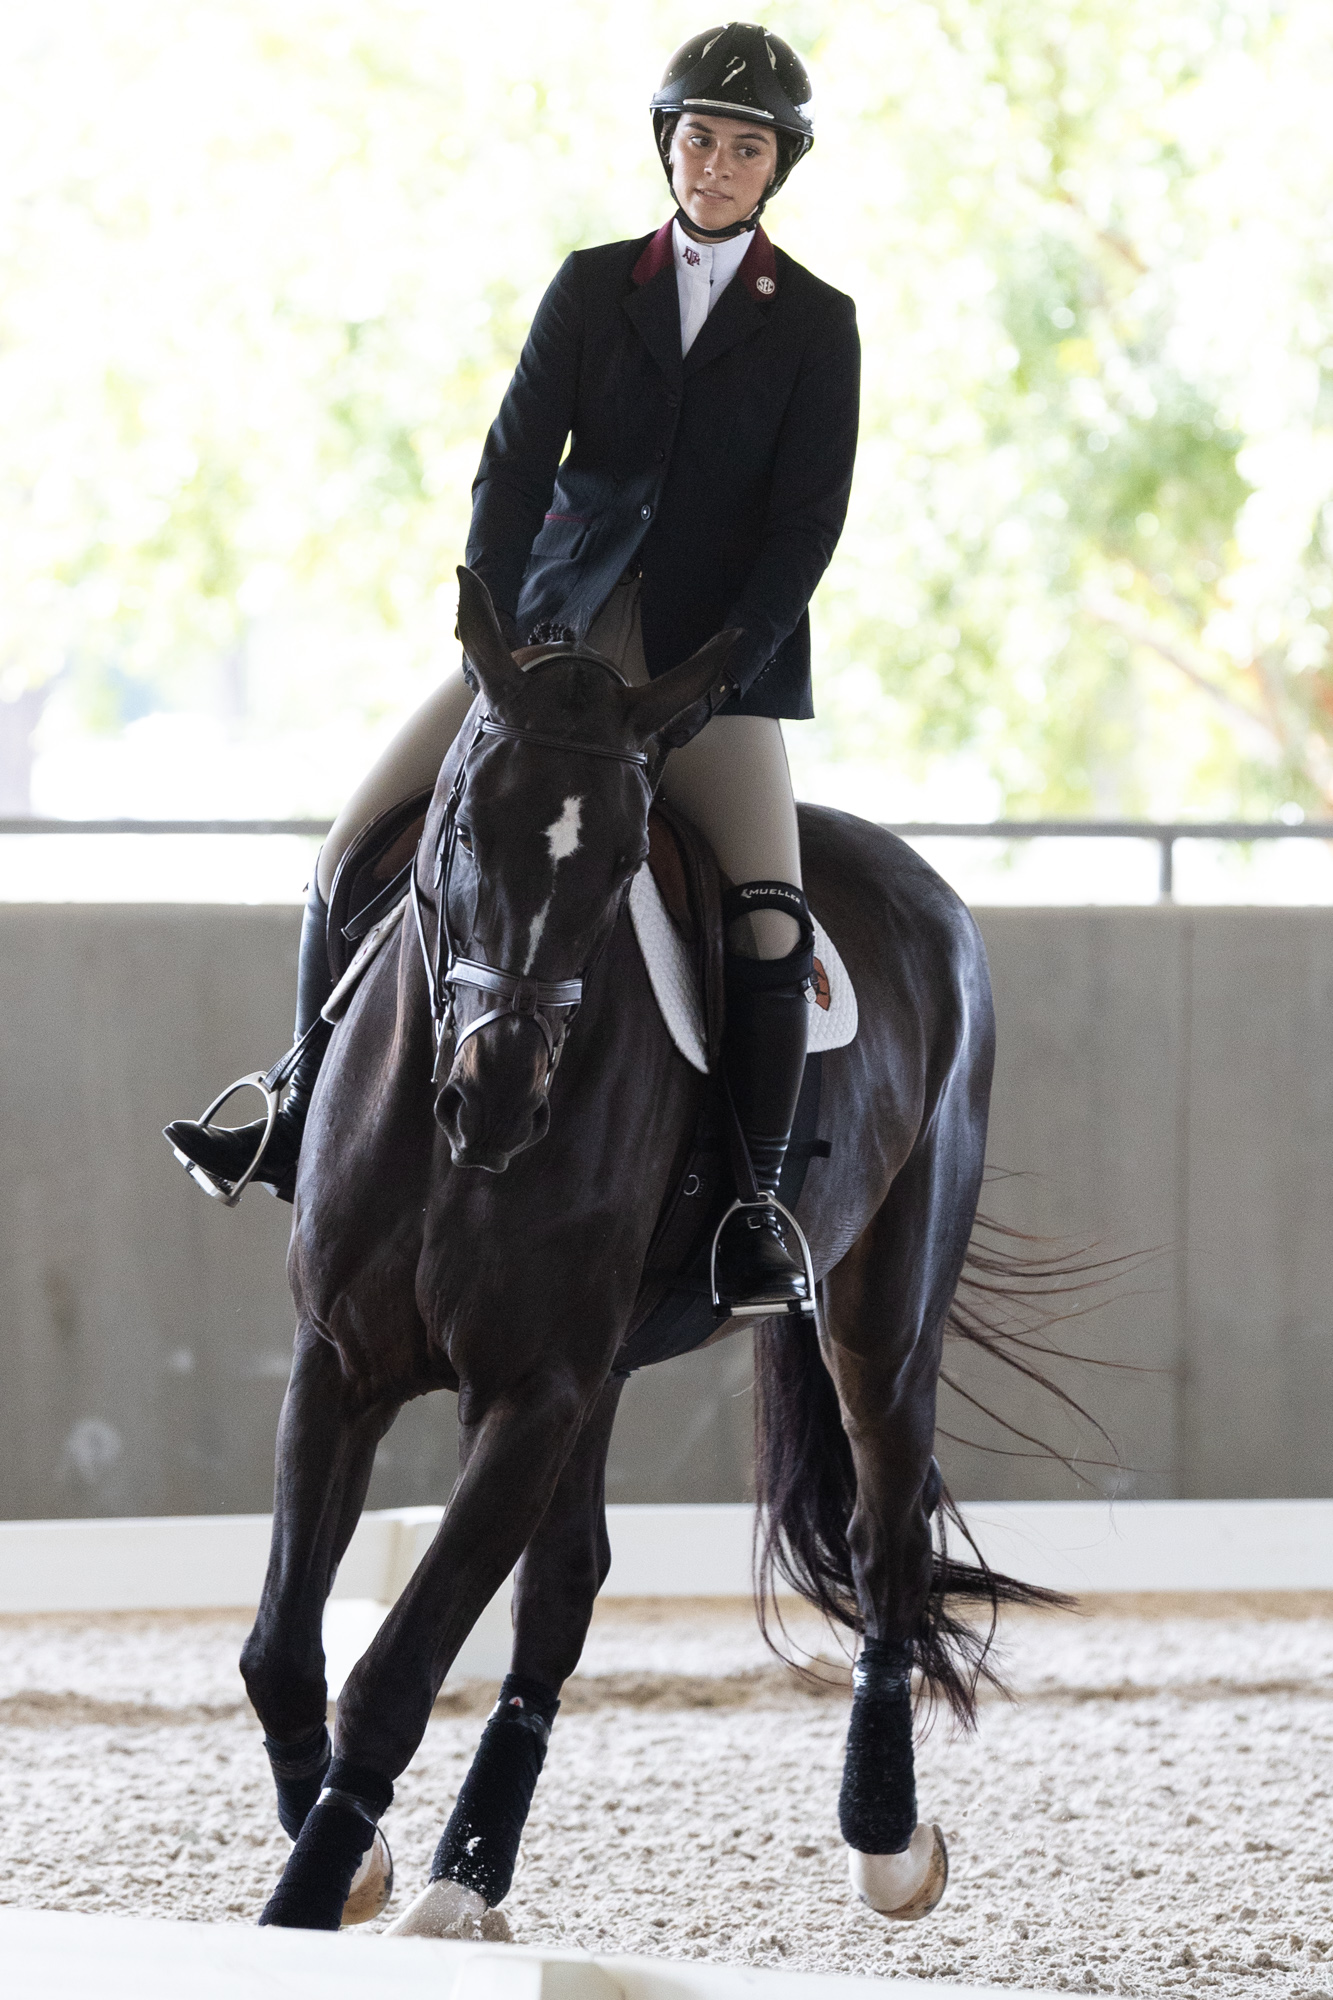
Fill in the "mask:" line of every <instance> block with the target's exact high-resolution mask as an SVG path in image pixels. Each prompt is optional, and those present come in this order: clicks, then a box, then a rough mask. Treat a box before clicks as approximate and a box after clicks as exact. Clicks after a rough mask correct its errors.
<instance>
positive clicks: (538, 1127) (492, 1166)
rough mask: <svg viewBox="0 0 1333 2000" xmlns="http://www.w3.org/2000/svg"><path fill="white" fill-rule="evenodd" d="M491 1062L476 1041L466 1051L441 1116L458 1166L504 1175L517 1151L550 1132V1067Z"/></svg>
mask: <svg viewBox="0 0 1333 2000" xmlns="http://www.w3.org/2000/svg"><path fill="white" fill-rule="evenodd" d="M510 1053H511V1060H510V1061H509V1062H499V1061H488V1060H487V1059H486V1058H485V1057H484V1056H482V1055H481V1053H480V1051H479V1050H478V1049H477V1045H476V1044H475V1043H472V1044H467V1045H465V1046H464V1048H463V1049H462V1050H460V1052H459V1055H458V1058H457V1059H456V1060H455V1062H454V1065H453V1068H452V1069H451V1071H450V1073H449V1076H448V1078H447V1080H446V1081H445V1083H444V1086H443V1088H442V1089H441V1090H440V1092H439V1095H438V1096H437V1097H436V1099H435V1119H436V1123H437V1124H438V1125H439V1127H440V1129H441V1130H442V1131H443V1133H444V1135H445V1137H446V1138H447V1139H448V1141H449V1153H450V1157H451V1158H452V1160H453V1163H454V1165H455V1166H456V1167H480V1168H481V1170H482V1171H483V1173H488V1174H502V1173H503V1172H504V1170H505V1168H506V1167H507V1166H508V1165H509V1162H510V1161H511V1160H512V1159H513V1158H514V1156H515V1154H516V1153H524V1152H526V1151H527V1150H528V1148H529V1147H530V1146H535V1145H537V1144H538V1142H539V1141H540V1140H542V1139H544V1138H545V1137H546V1133H547V1129H548V1128H549V1126H550V1123H551V1107H550V1104H549V1102H548V1100H547V1096H546V1066H545V1063H544V1062H540V1063H537V1064H536V1065H533V1064H531V1063H527V1062H522V1061H517V1062H515V1061H513V1060H512V1057H514V1056H517V1054H518V1051H517V1050H516V1049H515V1050H513V1051H511V1052H510Z"/></svg>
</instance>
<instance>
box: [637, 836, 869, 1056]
mask: <svg viewBox="0 0 1333 2000" xmlns="http://www.w3.org/2000/svg"><path fill="white" fill-rule="evenodd" d="M629 913H630V917H631V920H632V921H633V924H634V935H635V936H636V937H637V939H638V940H639V950H640V951H641V952H642V953H643V962H644V964H645V965H646V966H647V968H648V977H649V979H650V980H651V981H652V987H653V992H654V994H655V995H656V997H657V1004H658V1006H659V1007H660V1009H661V1010H662V1019H663V1020H664V1021H665V1022H666V1025H667V1033H668V1034H669V1035H670V1037H671V1039H672V1041H673V1042H674V1043H675V1044H676V1047H677V1048H678V1049H679V1050H680V1052H681V1054H682V1055H683V1056H684V1058H685V1060H686V1062H687V1063H693V1065H694V1067H695V1069H697V1070H702V1071H703V1072H704V1074H705V1075H707V1073H708V1056H707V1053H706V1050H707V1043H706V1041H705V1038H704V1009H703V995H702V993H701V992H700V991H699V984H698V981H697V980H696V978H695V976H694V966H693V964H692V963H691V959H690V953H689V949H688V947H687V946H686V944H685V941H684V939H683V938H682V937H681V935H680V932H679V931H678V930H677V929H676V926H675V925H674V924H673V923H672V921H671V918H670V916H669V915H668V913H667V907H666V904H665V903H664V902H663V901H662V892H661V890H660V889H659V888H658V886H657V884H656V882H655V881H654V880H653V871H652V869H651V868H650V867H649V866H648V864H647V862H646V861H645V863H644V865H643V867H642V868H641V869H640V870H639V872H638V874H637V875H636V876H635V877H634V880H633V881H632V882H631V883H630V890H629ZM812 914H813V912H812ZM814 924H815V967H816V973H818V970H819V969H820V968H821V967H822V969H823V973H824V978H823V980H822V981H821V982H820V985H819V993H818V996H817V997H812V999H811V1005H810V1040H809V1044H808V1046H809V1049H810V1053H811V1054H812V1055H816V1054H820V1053H822V1052H823V1051H825V1050H828V1049H840V1048H843V1047H845V1046H846V1044H847V1043H848V1042H850V1041H851V1040H852V1038H853V1037H854V1036H855V1034H856V1021H857V1014H856V994H855V992H854V991H853V988H852V982H851V980H850V979H849V978H848V976H847V968H846V966H845V965H844V964H843V962H842V960H841V959H840V958H839V956H838V950H837V946H836V945H835V944H834V942H833V940H832V938H831V937H830V936H829V934H828V932H827V931H826V930H825V929H824V926H823V925H822V924H821V923H820V921H819V918H818V917H815V919H814Z"/></svg>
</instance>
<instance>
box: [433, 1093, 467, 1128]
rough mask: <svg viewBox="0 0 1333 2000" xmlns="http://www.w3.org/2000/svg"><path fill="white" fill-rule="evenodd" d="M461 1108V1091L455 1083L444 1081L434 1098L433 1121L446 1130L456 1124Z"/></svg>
mask: <svg viewBox="0 0 1333 2000" xmlns="http://www.w3.org/2000/svg"><path fill="white" fill-rule="evenodd" d="M462 1109H463V1093H462V1091H461V1090H460V1089H459V1088H458V1085H457V1084H456V1083H446V1084H445V1086H444V1088H443V1090H442V1091H441V1092H440V1094H439V1096H438V1097H437V1098H436V1100H435V1122H436V1124H437V1125H441V1126H443V1128H444V1130H445V1131H446V1132H447V1131H448V1130H449V1128H450V1126H451V1125H454V1124H456V1122H457V1120H458V1116H459V1113H460V1112H461V1111H462Z"/></svg>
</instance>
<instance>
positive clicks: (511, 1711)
mask: <svg viewBox="0 0 1333 2000" xmlns="http://www.w3.org/2000/svg"><path fill="white" fill-rule="evenodd" d="M559 1706H560V1702H559V1698H558V1697H557V1696H556V1695H555V1694H554V1693H553V1691H552V1690H551V1689H550V1688H548V1687H543V1685H542V1683H541V1682H540V1681H532V1680H528V1679H526V1678H525V1677H524V1676H523V1675H522V1674H506V1675H505V1678H504V1680H503V1681H502V1682H501V1684H500V1699H499V1701H498V1702H497V1703H496V1705H495V1707H494V1709H493V1710H492V1711H491V1715H490V1719H489V1720H488V1722H487V1724H486V1727H485V1729H484V1730H483V1731H482V1734H481V1742H480V1743H479V1744H478V1745H477V1754H476V1756H475V1757H474V1758H473V1759H472V1768H471V1770H470V1771H469V1772H468V1774H467V1776H466V1778H465V1779H464V1780H463V1786H462V1790H461V1791H460V1792H459V1794H458V1797H457V1799H456V1800H455V1801H454V1809H453V1811H452V1812H451V1813H450V1815H449V1824H448V1825H447V1826H446V1827H445V1829H444V1832H443V1834H442V1835H441V1836H440V1844H439V1846H438V1847H437V1848H436V1850H435V1859H434V1860H433V1861H432V1862H431V1865H430V1874H431V1880H432V1881H433V1882H439V1881H449V1882H457V1883H458V1884H459V1885H460V1887H462V1888H464V1889H474V1890H475V1891H476V1892H477V1894H478V1895H479V1896H483V1897H484V1898H485V1899H486V1902H487V1903H488V1904H489V1906H490V1908H491V1909H494V1908H495V1906H496V1904H497V1903H502V1902H503V1901H504V1899H505V1897H506V1896H507V1895H508V1894H509V1885H510V1883H511V1882H512V1881H513V1879H514V1863H515V1862H516V1861H517V1859H518V1844H519V1841H520V1840H521V1839H522V1838H523V1828H524V1826H525V1824H526V1823H527V1817H528V1808H529V1807H530V1806H531V1804H532V1794H533V1792H534V1791H535V1790H536V1788H537V1780H538V1778H539V1777H540V1776H541V1769H542V1765H543V1764H544V1763H545V1762H546V1745H547V1743H548V1742H549V1741H550V1736H551V1725H552V1723H553V1722H554V1721H555V1717H556V1711H557V1709H558V1708H559Z"/></svg>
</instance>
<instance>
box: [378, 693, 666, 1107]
mask: <svg viewBox="0 0 1333 2000" xmlns="http://www.w3.org/2000/svg"><path fill="white" fill-rule="evenodd" d="M540 664H541V662H540V661H533V662H532V665H534V666H536V665H540ZM599 664H601V663H600V662H599ZM613 671H614V670H613ZM617 678H619V676H617ZM487 736H498V737H504V738H507V739H508V740H510V741H511V742H517V743H528V744H531V745H532V746H533V748H534V749H542V750H559V751H563V752H564V753H565V755H567V756H575V757H605V758H609V759H610V760H611V761H613V762H614V763H617V764H630V765H632V766H633V767H634V768H635V769H637V770H638V771H640V772H641V773H642V775H643V781H644V785H645V786H646V788H647V790H648V792H649V794H650V795H651V792H652V780H651V778H650V776H649V771H648V757H647V754H646V752H644V751H642V750H615V749H612V748H610V747H608V746H607V745H606V744H602V743H581V742H578V741H577V740H576V739H574V738H572V737H565V736H546V735H542V734H540V733H539V732H538V731H537V730H535V729H523V728H521V727H520V726H518V725H517V724H513V723H508V722H499V721H497V720H496V718H495V717H494V716H493V715H482V716H480V717H479V718H478V720H477V725H476V728H475V730H474V731H473V735H472V741H471V742H470V743H469V744H468V747H467V749H466V750H465V751H464V753H463V755H462V757H461V758H460V760H459V765H458V771H457V774H456V775H455V778H454V782H453V789H452V790H451V791H450V793H449V797H448V800H447V801H446V803H445V808H444V820H443V824H442V827H441V832H440V840H439V844H438V847H437V849H436V862H435V901H436V913H437V917H436V925H435V956H434V958H433V959H432V957H431V952H430V947H429V945H428V943H427V941H426V925H425V919H424V918H423V916H422V910H421V889H420V883H419V881H418V878H417V868H416V864H415V863H414V864H413V868H412V880H411V889H412V914H413V915H414V917H415V918H416V925H417V937H418V939H419V940H420V944H421V956H422V960H423V963H424V964H425V968H426V985H427V988H428V990H429V993H430V1017H431V1022H432V1025H433V1026H434V1029H435V1066H434V1069H433V1071H432V1073H431V1081H432V1082H433V1083H435V1084H438V1083H439V1080H440V1059H441V1056H442V1054H443V1051H444V1049H445V1047H446V1045H448V1046H449V1047H450V1049H451V1052H452V1054H453V1055H457V1053H458V1050H459V1049H461V1048H462V1046H463V1044H464V1042H466V1041H468V1040H469V1039H470V1037H471V1036H473V1035H475V1034H478V1033H480V1031H481V1029H483V1028H485V1027H488V1026H489V1025H490V1023H491V1022H492V1021H503V1020H505V1019H507V1018H508V1017H510V1016H513V1017H514V1018H515V1019H518V1020H521V1021H534V1022H535V1023H536V1025H537V1026H538V1028H540V1030H541V1032H542V1036H543V1038H544V1040H545V1042H546V1079H545V1082H544V1084H543V1086H542V1088H543V1089H544V1090H545V1089H549V1087H550V1083H551V1078H552V1077H553V1076H554V1074H555V1069H556V1064H557V1063H558V1062H559V1061H560V1055H561V1051H562V1050H563V1048H564V1045H565V1036H566V1035H567V1034H568V1032H569V1026H570V1023H571V1022H572V1020H573V1019H574V1016H575V1014H576V1013H577V1011H578V1009H579V1007H580V1005H581V1004H582V1000H583V981H584V978H585V977H586V975H587V968H586V966H585V968H584V971H583V973H582V974H580V976H579V977H578V978H577V979H530V978H528V976H527V975H526V974H525V973H519V972H507V971H506V970H505V969H504V968H503V967H502V966H498V965H488V964H487V962H486V960H485V959H484V958H463V957H461V956H460V955H459V953H458V952H457V951H456V950H455V947H454V938H453V933H452V931H451V929H450V926H449V881H450V876H451V874H452V871H453V865H454V854H455V851H456V849H457V846H458V810H459V807H460V805H461V804H462V800H463V793H464V790H465V789H466V786H467V766H468V759H469V758H470V757H471V755H472V752H473V751H474V750H475V749H476V747H477V745H478V744H479V743H480V742H481V741H482V740H483V738H485V737H487ZM459 986H471V987H473V988H474V989H475V990H476V991H478V992H480V993H485V994H488V995H489V996H491V998H492V999H493V1001H494V1003H495V1004H494V1005H493V1006H491V1007H489V1008H487V1010H486V1012H485V1013H484V1014H479V1015H478V1016H477V1018H476V1020H475V1021H469V1022H468V1024H467V1026H466V1027H465V1028H464V1029H463V1032H462V1033H461V1034H459V1033H458V1032H457V1027H456V1022H455V1000H456V994H455V989H456V988H457V987H459Z"/></svg>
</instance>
